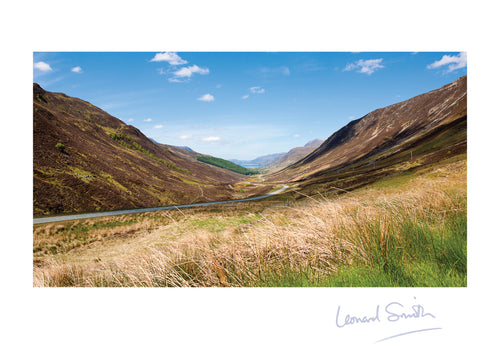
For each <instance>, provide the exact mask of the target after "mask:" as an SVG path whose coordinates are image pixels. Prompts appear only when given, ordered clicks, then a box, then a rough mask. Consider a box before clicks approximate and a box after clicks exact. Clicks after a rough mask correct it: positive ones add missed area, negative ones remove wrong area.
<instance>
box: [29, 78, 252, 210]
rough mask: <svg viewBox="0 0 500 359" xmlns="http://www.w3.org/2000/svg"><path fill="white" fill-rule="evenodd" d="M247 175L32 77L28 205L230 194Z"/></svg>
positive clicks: (163, 201)
mask: <svg viewBox="0 0 500 359" xmlns="http://www.w3.org/2000/svg"><path fill="white" fill-rule="evenodd" d="M243 178H245V177H244V176H242V175H239V174H236V173H234V172H231V171H228V170H225V169H222V168H218V167H215V166H211V165H208V164H205V163H202V162H200V161H197V160H196V153H195V152H192V151H191V150H190V149H183V148H179V147H175V146H168V145H160V144H158V143H155V142H153V141H151V140H150V139H148V138H147V137H146V136H145V135H144V134H142V133H141V131H139V130H138V129H137V128H135V127H133V126H130V125H127V124H125V123H124V122H122V121H120V120H119V119H118V118H116V117H113V116H111V115H110V114H108V113H106V112H105V111H103V110H101V109H99V108H97V107H95V106H93V105H92V104H90V103H88V102H86V101H83V100H80V99H78V98H74V97H69V96H67V95H65V94H62V93H52V92H49V91H45V90H44V89H42V88H41V87H40V86H39V85H38V84H33V212H34V214H58V213H69V212H85V211H99V210H114V209H123V208H144V207H154V206H163V205H172V204H184V203H193V202H206V201H214V200H224V199H231V198H234V196H235V191H234V190H233V189H232V187H231V185H232V184H234V183H236V182H238V181H240V180H242V179H243Z"/></svg>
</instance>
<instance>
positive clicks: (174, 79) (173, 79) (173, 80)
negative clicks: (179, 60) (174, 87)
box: [168, 77, 187, 82]
mask: <svg viewBox="0 0 500 359" xmlns="http://www.w3.org/2000/svg"><path fill="white" fill-rule="evenodd" d="M168 81H169V82H186V81H187V80H179V79H176V78H174V77H171V78H169V79H168Z"/></svg>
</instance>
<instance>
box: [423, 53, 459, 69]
mask: <svg viewBox="0 0 500 359" xmlns="http://www.w3.org/2000/svg"><path fill="white" fill-rule="evenodd" d="M441 66H448V69H447V70H446V71H445V72H452V71H455V70H458V69H461V68H464V67H465V66H467V53H466V52H461V53H460V54H458V55H455V56H449V55H444V56H443V57H442V58H441V60H438V61H434V62H433V63H432V64H430V65H427V68H428V69H431V70H433V69H437V68H439V67H441Z"/></svg>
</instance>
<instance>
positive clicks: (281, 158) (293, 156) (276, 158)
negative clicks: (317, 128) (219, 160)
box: [230, 139, 323, 170]
mask: <svg viewBox="0 0 500 359" xmlns="http://www.w3.org/2000/svg"><path fill="white" fill-rule="evenodd" d="M322 143H323V140H320V139H315V140H311V141H309V142H307V143H306V144H305V145H304V146H303V147H295V148H292V149H291V150H290V151H288V152H281V153H273V154H270V155H265V156H260V157H257V158H254V159H253V160H248V161H245V160H234V159H233V160H230V161H231V162H234V163H236V164H238V165H240V166H245V165H248V164H254V165H258V166H259V167H266V169H267V170H271V169H272V170H278V169H280V168H283V167H286V166H287V165H289V164H291V163H293V162H295V161H298V160H299V159H301V158H302V157H304V156H306V155H307V154H309V153H310V152H311V151H313V150H314V149H316V148H317V147H318V146H319V145H321V144H322Z"/></svg>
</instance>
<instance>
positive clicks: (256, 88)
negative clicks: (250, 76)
mask: <svg viewBox="0 0 500 359" xmlns="http://www.w3.org/2000/svg"><path fill="white" fill-rule="evenodd" d="M250 91H251V92H252V93H264V92H265V91H266V90H264V89H263V88H262V87H260V86H254V87H250Z"/></svg>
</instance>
